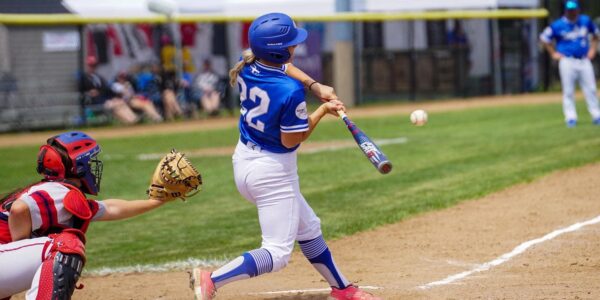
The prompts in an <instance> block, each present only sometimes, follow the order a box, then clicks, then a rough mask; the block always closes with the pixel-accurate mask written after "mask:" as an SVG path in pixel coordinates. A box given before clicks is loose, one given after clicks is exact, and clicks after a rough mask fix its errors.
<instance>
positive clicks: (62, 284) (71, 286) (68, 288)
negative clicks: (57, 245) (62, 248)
mask: <svg viewBox="0 0 600 300" xmlns="http://www.w3.org/2000/svg"><path fill="white" fill-rule="evenodd" d="M82 270H83V259H82V257H81V256H79V255H77V254H63V253H57V254H56V257H55V258H54V266H53V268H52V271H53V275H54V280H53V290H52V299H53V300H69V299H71V296H72V295H73V292H74V291H75V288H76V284H77V281H78V280H79V277H80V276H81V271H82Z"/></svg>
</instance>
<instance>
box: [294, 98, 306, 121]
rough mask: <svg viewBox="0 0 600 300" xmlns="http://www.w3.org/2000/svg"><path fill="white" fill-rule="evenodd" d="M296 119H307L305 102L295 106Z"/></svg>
mask: <svg viewBox="0 0 600 300" xmlns="http://www.w3.org/2000/svg"><path fill="white" fill-rule="evenodd" d="M296 117H298V119H302V120H306V119H308V112H307V111H306V102H302V103H300V104H298V106H296Z"/></svg>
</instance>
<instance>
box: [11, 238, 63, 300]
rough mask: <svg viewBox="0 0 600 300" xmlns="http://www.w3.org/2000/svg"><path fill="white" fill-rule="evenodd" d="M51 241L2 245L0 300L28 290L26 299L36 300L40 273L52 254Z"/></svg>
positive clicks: (29, 241) (37, 239)
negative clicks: (45, 261) (43, 264)
mask: <svg viewBox="0 0 600 300" xmlns="http://www.w3.org/2000/svg"><path fill="white" fill-rule="evenodd" d="M50 241H51V239H50V238H48V237H40V238H35V239H27V240H21V241H16V242H12V243H9V244H3V245H0V266H2V268H1V269H0V299H2V298H6V297H9V296H11V295H14V294H17V293H20V292H23V291H26V290H29V291H28V292H27V296H26V299H35V298H36V296H37V290H38V282H39V279H38V277H39V272H40V270H41V266H42V262H43V261H44V259H46V258H47V257H48V255H49V254H50V244H51V242H50ZM34 278H35V280H34Z"/></svg>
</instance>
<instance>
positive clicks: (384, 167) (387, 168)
mask: <svg viewBox="0 0 600 300" xmlns="http://www.w3.org/2000/svg"><path fill="white" fill-rule="evenodd" d="M377 170H378V171H379V173H381V174H387V173H389V172H391V171H392V162H390V161H389V160H386V161H382V162H381V163H379V165H377Z"/></svg>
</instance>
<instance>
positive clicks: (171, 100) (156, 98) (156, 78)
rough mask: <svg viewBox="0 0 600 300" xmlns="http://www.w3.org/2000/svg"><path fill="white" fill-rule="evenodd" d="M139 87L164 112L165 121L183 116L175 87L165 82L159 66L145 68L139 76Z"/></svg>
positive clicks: (142, 93)
mask: <svg viewBox="0 0 600 300" xmlns="http://www.w3.org/2000/svg"><path fill="white" fill-rule="evenodd" d="M137 86H138V89H139V91H140V93H141V95H143V96H144V97H145V98H148V99H150V100H151V101H152V102H153V103H154V105H155V106H156V107H157V108H158V109H160V110H161V111H162V112H163V115H164V118H165V119H167V120H172V119H174V118H175V117H178V116H182V115H183V111H182V110H181V107H180V106H179V103H178V102H177V97H176V94H175V90H174V87H173V86H170V84H168V83H165V82H164V80H163V78H162V76H161V67H160V65H159V64H152V65H150V66H147V67H145V68H144V69H143V70H142V72H140V73H139V74H138V76H137Z"/></svg>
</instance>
